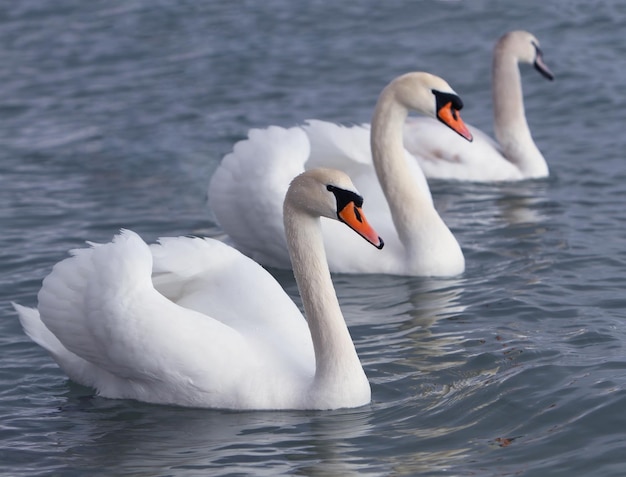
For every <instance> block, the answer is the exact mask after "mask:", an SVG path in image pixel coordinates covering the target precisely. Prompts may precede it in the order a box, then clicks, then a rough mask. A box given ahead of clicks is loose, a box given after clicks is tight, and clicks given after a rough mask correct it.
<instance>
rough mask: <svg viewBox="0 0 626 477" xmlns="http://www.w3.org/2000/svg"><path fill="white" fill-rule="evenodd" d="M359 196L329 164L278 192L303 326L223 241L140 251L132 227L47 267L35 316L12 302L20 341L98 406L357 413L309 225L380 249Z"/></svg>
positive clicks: (349, 347)
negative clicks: (325, 226)
mask: <svg viewBox="0 0 626 477" xmlns="http://www.w3.org/2000/svg"><path fill="white" fill-rule="evenodd" d="M249 200H250V201H253V200H254V197H249ZM362 200H363V199H362V198H361V197H360V196H359V195H358V193H357V191H356V189H355V188H354V186H353V184H352V182H351V181H350V179H349V178H348V176H346V175H345V174H343V173H341V172H339V171H333V170H329V169H315V170H311V171H307V172H306V173H304V174H302V175H300V176H298V177H296V178H295V179H294V180H293V182H292V184H291V186H290V187H289V191H288V192H287V195H286V198H285V204H284V207H285V210H284V220H285V229H286V232H287V243H288V247H289V252H290V255H291V258H292V260H293V271H294V275H295V277H296V281H297V284H298V289H299V291H300V294H301V297H302V303H303V305H304V309H305V314H306V317H307V320H306V321H305V319H304V317H303V316H302V314H301V313H300V311H299V310H298V307H297V306H296V305H295V304H294V302H293V301H292V300H291V299H290V298H289V297H288V296H287V294H286V293H285V292H284V291H283V289H282V288H281V287H280V285H279V284H278V283H277V282H276V281H275V280H274V278H273V277H272V276H271V275H270V274H269V273H267V272H266V271H265V270H264V269H263V268H261V267H260V266H259V265H258V264H256V263H254V262H253V261H252V260H250V259H249V258H247V257H245V256H243V255H242V254H241V253H239V252H238V251H236V250H235V249H233V248H231V247H228V246H227V245H225V244H224V243H222V242H219V241H217V240H212V239H200V238H189V237H175V238H163V239H160V240H159V244H156V245H152V246H150V247H149V246H148V245H146V243H145V242H144V241H143V240H142V239H141V238H140V237H139V236H138V235H137V234H135V233H134V232H131V231H122V233H120V234H119V235H118V236H116V237H115V238H114V240H113V242H111V243H108V244H105V245H94V246H93V247H92V248H89V249H80V250H74V251H73V252H72V255H73V256H72V257H71V258H68V259H66V260H63V261H62V262H60V263H58V264H57V265H56V266H55V267H54V269H53V270H52V272H51V273H50V275H48V277H46V279H45V280H44V282H43V286H42V288H41V291H40V292H39V295H38V298H39V309H38V310H37V309H34V308H26V307H23V306H20V305H17V304H14V306H15V309H16V310H17V312H18V314H19V319H20V321H21V323H22V326H23V328H24V331H25V332H26V334H27V335H28V336H29V337H30V338H31V339H32V340H33V341H35V342H36V343H37V344H39V345H40V346H42V347H43V348H45V349H46V350H48V351H49V352H50V353H51V355H52V357H53V358H54V359H55V361H56V362H57V363H58V364H59V366H60V367H61V368H62V369H63V371H65V372H66V373H67V375H68V376H69V377H70V378H71V379H72V380H74V381H76V382H78V383H80V384H83V385H85V386H90V387H93V388H96V389H97V391H98V393H99V394H100V395H102V396H104V397H108V398H120V399H136V400H139V401H145V402H151V403H161V404H175V405H181V406H193V407H211V408H228V409H335V408H341V407H356V406H361V405H364V404H367V403H368V402H369V401H370V386H369V382H368V380H367V377H366V376H365V373H364V371H363V368H362V366H361V363H360V361H359V358H358V356H357V353H356V351H355V348H354V345H353V343H352V339H351V337H350V333H349V331H348V328H347V326H346V323H345V321H344V319H343V316H342V314H341V310H340V308H339V303H338V301H337V297H336V295H335V290H334V288H333V284H332V281H331V277H330V273H329V270H328V266H327V263H326V259H325V255H324V246H323V243H322V235H321V229H320V216H322V217H329V218H333V219H336V220H338V221H341V222H344V223H345V224H347V225H349V226H350V227H351V228H352V229H354V230H355V231H356V232H358V233H359V234H360V235H361V236H362V237H364V238H365V239H366V240H367V241H368V242H370V243H371V244H373V245H375V246H376V247H377V248H382V247H383V242H382V240H381V239H380V238H379V237H378V235H377V234H376V232H375V231H374V230H373V229H372V228H371V227H370V226H369V224H368V222H367V221H366V219H365V216H364V215H363V212H362V210H361V204H362ZM361 240H362V239H361ZM343 245H344V246H345V247H346V249H348V247H349V244H343ZM307 322H308V326H307Z"/></svg>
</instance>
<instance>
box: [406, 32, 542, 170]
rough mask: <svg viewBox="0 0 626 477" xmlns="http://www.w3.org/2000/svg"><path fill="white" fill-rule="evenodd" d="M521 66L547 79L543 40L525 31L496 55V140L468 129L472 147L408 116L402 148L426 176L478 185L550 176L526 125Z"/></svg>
mask: <svg viewBox="0 0 626 477" xmlns="http://www.w3.org/2000/svg"><path fill="white" fill-rule="evenodd" d="M519 63H531V64H533V65H534V66H535V68H536V69H537V70H538V71H539V72H540V73H541V74H542V75H543V76H545V77H546V78H548V79H549V80H552V79H554V76H553V74H552V72H551V71H550V70H549V69H548V67H547V66H546V65H545V63H544V62H543V58H542V53H541V50H540V48H539V40H537V38H535V37H534V36H533V35H532V34H530V33H528V32H525V31H512V32H509V33H507V34H506V35H504V36H503V37H501V38H500V39H499V40H498V42H497V43H496V45H495V48H494V53H493V79H492V82H493V107H494V128H495V134H496V138H497V140H498V142H497V143H496V142H495V141H494V140H493V139H491V138H490V137H489V136H487V135H486V134H485V133H483V132H482V131H480V130H479V129H476V128H473V127H471V126H470V131H471V132H472V135H473V136H474V141H473V142H472V144H469V143H467V142H466V141H463V140H460V139H459V138H458V137H457V136H456V135H454V134H451V133H450V132H449V131H448V130H447V129H446V128H443V127H441V125H439V124H437V123H436V122H435V121H432V120H429V119H427V118H409V120H407V122H406V125H405V129H404V146H405V147H406V148H407V149H408V150H409V151H410V152H411V153H412V154H413V155H415V157H416V158H417V159H418V161H419V164H420V166H421V168H422V170H423V171H424V174H425V175H426V177H428V178H439V179H457V180H468V181H477V182H489V181H515V180H522V179H530V178H540V177H547V176H548V174H549V171H548V165H547V163H546V160H545V159H544V157H543V155H542V154H541V152H540V151H539V149H538V148H537V146H536V144H535V142H534V141H533V138H532V136H531V134H530V129H529V128H528V123H527V122H526V115H525V112H524V99H523V96H522V83H521V78H520V72H519V66H518V64H519Z"/></svg>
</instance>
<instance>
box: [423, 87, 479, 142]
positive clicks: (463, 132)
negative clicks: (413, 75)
mask: <svg viewBox="0 0 626 477" xmlns="http://www.w3.org/2000/svg"><path fill="white" fill-rule="evenodd" d="M432 93H433V95H435V108H436V110H437V119H438V120H439V121H441V122H442V123H443V124H445V125H446V126H448V127H449V128H450V129H452V130H453V131H454V132H456V133H457V134H458V135H459V136H461V137H463V138H465V139H467V140H468V141H469V142H472V140H473V139H474V138H473V137H472V133H471V132H470V131H469V129H468V128H467V126H466V125H465V123H464V122H463V120H462V119H461V115H460V114H459V111H460V110H461V109H463V101H461V98H459V97H458V96H457V95H456V94H454V93H444V92H442V91H437V90H436V89H433V90H432Z"/></svg>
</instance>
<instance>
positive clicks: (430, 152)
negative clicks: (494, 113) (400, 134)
mask: <svg viewBox="0 0 626 477" xmlns="http://www.w3.org/2000/svg"><path fill="white" fill-rule="evenodd" d="M468 128H469V130H470V131H471V133H472V136H473V137H474V139H473V141H472V142H468V141H466V140H465V139H464V138H462V137H461V136H459V135H458V134H456V133H455V132H454V131H452V130H450V129H449V128H448V127H446V126H444V125H443V124H441V123H439V122H438V121H436V120H434V119H432V118H424V117H419V118H409V119H408V120H407V122H406V124H405V127H404V147H406V149H407V150H408V151H409V152H410V153H411V154H412V155H413V156H414V157H415V158H416V159H417V161H418V163H419V165H420V167H421V168H422V170H423V171H424V174H425V175H426V176H427V177H429V178H440V179H457V180H470V181H471V180H477V181H482V180H485V178H490V177H495V178H498V180H511V179H520V178H521V174H520V171H519V170H518V168H517V167H516V166H515V165H514V164H512V163H510V162H509V161H507V160H506V159H505V158H504V156H503V155H502V148H501V147H500V145H499V144H498V143H497V142H495V141H494V140H493V139H492V138H491V137H489V136H488V135H487V134H485V133H484V132H482V131H481V130H480V129H478V128H475V127H473V126H469V125H468Z"/></svg>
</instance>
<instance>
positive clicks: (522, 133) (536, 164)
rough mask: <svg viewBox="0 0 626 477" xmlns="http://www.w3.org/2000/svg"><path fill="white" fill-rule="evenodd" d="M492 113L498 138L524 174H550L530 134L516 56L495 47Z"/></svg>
mask: <svg viewBox="0 0 626 477" xmlns="http://www.w3.org/2000/svg"><path fill="white" fill-rule="evenodd" d="M492 83H493V113H494V129H495V135H496V139H497V140H498V143H500V146H501V147H502V150H503V153H504V156H505V157H506V158H507V159H508V160H509V161H510V162H512V163H514V164H515V165H517V166H518V167H519V169H520V170H521V171H522V173H523V174H524V176H525V177H541V176H546V175H547V174H548V165H547V163H546V161H545V159H544V157H543V155H542V154H541V152H540V151H539V149H538V148H537V145H536V144H535V141H533V138H532V136H531V134H530V129H529V128H528V123H527V121H526V113H525V111H524V98H523V95H522V80H521V76H520V71H519V66H518V62H517V58H516V57H515V56H513V55H511V54H508V53H507V52H506V51H505V50H501V49H496V51H495V52H494V56H493V71H492Z"/></svg>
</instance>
